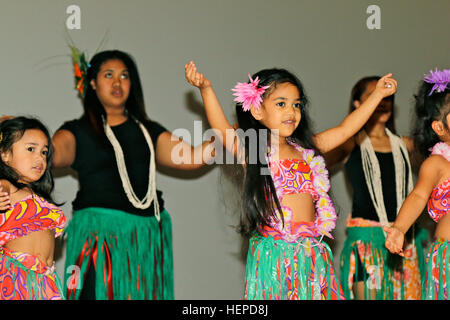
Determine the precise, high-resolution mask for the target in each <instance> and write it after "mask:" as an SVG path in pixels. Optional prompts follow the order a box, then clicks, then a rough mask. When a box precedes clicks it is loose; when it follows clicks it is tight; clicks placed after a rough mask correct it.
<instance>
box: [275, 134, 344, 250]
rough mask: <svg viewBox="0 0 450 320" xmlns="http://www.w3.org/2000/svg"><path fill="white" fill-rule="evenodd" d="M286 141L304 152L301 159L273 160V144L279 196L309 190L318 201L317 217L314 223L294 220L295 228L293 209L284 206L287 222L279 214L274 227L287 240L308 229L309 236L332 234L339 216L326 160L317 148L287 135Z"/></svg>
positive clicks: (276, 187) (307, 191) (315, 200)
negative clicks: (307, 146) (308, 146)
mask: <svg viewBox="0 0 450 320" xmlns="http://www.w3.org/2000/svg"><path fill="white" fill-rule="evenodd" d="M287 142H288V143H289V144H290V145H291V146H293V147H294V148H295V149H296V150H297V151H299V152H300V153H301V154H302V159H296V158H289V159H282V160H274V159H273V155H274V153H275V152H276V149H275V148H274V147H272V148H270V152H269V154H268V157H267V158H268V159H267V160H268V162H269V164H270V173H271V176H272V180H273V182H274V186H275V189H276V193H277V197H278V200H279V201H280V203H281V201H282V200H283V196H285V195H288V194H296V193H309V194H311V196H312V199H313V201H314V204H315V208H316V219H315V221H314V223H307V222H306V223H300V224H298V223H295V224H296V226H295V228H294V223H293V222H292V221H291V220H292V210H291V209H290V208H289V207H286V206H283V207H282V209H283V221H284V224H283V222H282V221H281V219H280V217H278V219H277V221H275V220H274V219H272V220H271V225H272V228H273V229H275V230H276V231H277V232H278V233H280V234H281V235H282V237H281V238H283V240H285V241H288V242H294V241H295V240H296V238H298V234H300V233H302V234H303V233H304V232H303V231H305V230H314V232H313V234H311V235H310V236H319V235H326V236H328V237H330V238H333V237H332V235H331V233H330V232H331V231H332V230H333V229H334V228H335V226H336V218H337V216H336V212H335V209H334V206H333V203H332V201H331V199H330V197H329V196H328V190H329V189H330V182H329V180H328V171H327V169H326V167H325V161H324V159H323V158H322V157H321V156H314V150H311V149H304V148H302V147H301V146H300V145H298V144H296V143H295V142H293V141H291V140H290V139H287ZM278 214H279V213H278ZM311 224H312V225H311ZM286 226H288V228H286ZM287 229H290V230H287ZM294 229H295V230H294ZM300 230H302V231H301V232H300Z"/></svg>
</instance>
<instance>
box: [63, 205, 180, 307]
mask: <svg viewBox="0 0 450 320" xmlns="http://www.w3.org/2000/svg"><path fill="white" fill-rule="evenodd" d="M65 234H67V251H66V252H67V255H66V263H65V270H66V274H65V281H64V282H65V289H66V292H67V299H78V298H79V295H80V293H81V290H82V287H83V282H84V279H85V277H86V272H87V270H88V268H89V265H90V264H91V263H92V264H93V266H94V268H95V279H96V280H95V296H96V299H98V300H107V299H109V300H113V299H115V300H125V299H132V300H147V299H149V300H150V299H152V300H156V299H158V300H159V299H166V300H172V299H174V288H173V254H172V222H171V219H170V215H169V213H168V212H167V211H166V210H164V211H163V212H161V221H160V222H159V223H158V220H157V219H156V217H154V216H152V217H142V216H136V215H132V214H129V213H126V212H123V211H119V210H113V209H106V208H86V209H82V210H77V211H75V212H74V215H73V218H72V220H71V221H70V223H69V226H68V227H67V229H66V230H65Z"/></svg>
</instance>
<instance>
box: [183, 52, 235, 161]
mask: <svg viewBox="0 0 450 320" xmlns="http://www.w3.org/2000/svg"><path fill="white" fill-rule="evenodd" d="M184 68H185V76H186V80H187V82H189V83H190V84H191V85H193V86H194V87H197V88H199V89H200V93H201V95H202V99H203V104H204V106H205V111H206V117H207V118H208V122H209V125H210V126H211V127H212V128H213V129H215V130H218V133H219V135H220V139H221V140H222V143H223V145H224V146H225V147H226V148H227V149H228V150H229V151H230V152H232V153H233V154H234V155H236V154H237V143H236V142H237V140H238V139H237V138H236V136H235V135H234V134H230V133H233V132H234V129H235V128H234V127H233V126H232V125H231V124H230V123H229V122H228V120H227V117H226V116H225V113H224V112H223V109H222V106H221V105H220V102H219V100H218V99H217V96H216V94H215V92H214V90H213V88H212V85H211V82H210V81H209V80H208V79H207V78H205V77H204V76H203V74H201V73H199V72H198V71H197V67H196V66H195V64H194V62H193V61H191V62H189V63H188V64H186V65H185V67H184ZM230 139H231V140H232V141H229V140H230ZM230 146H232V147H231V148H232V149H230Z"/></svg>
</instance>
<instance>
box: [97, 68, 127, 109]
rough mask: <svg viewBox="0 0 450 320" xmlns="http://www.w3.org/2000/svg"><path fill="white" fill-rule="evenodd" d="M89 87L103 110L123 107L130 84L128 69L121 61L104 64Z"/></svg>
mask: <svg viewBox="0 0 450 320" xmlns="http://www.w3.org/2000/svg"><path fill="white" fill-rule="evenodd" d="M91 85H92V88H93V89H94V90H95V91H96V92H97V97H98V99H99V100H100V102H101V103H102V105H103V107H105V109H106V108H124V107H125V103H126V102H127V99H128V95H129V94H130V86H131V82H130V77H129V74H128V69H127V67H126V66H125V64H124V63H123V62H122V61H121V60H116V59H114V60H108V61H106V62H104V63H103V64H102V66H101V67H100V70H99V72H98V74H97V78H96V79H95V81H94V80H92V81H91Z"/></svg>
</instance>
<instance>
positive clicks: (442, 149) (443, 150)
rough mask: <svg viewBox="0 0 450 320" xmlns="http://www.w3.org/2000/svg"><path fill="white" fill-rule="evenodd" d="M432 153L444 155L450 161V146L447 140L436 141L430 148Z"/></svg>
mask: <svg viewBox="0 0 450 320" xmlns="http://www.w3.org/2000/svg"><path fill="white" fill-rule="evenodd" d="M430 151H431V154H438V155H441V156H443V157H444V158H445V159H447V161H450V146H449V145H448V144H446V143H445V142H438V143H436V144H435V145H434V146H433V148H430Z"/></svg>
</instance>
